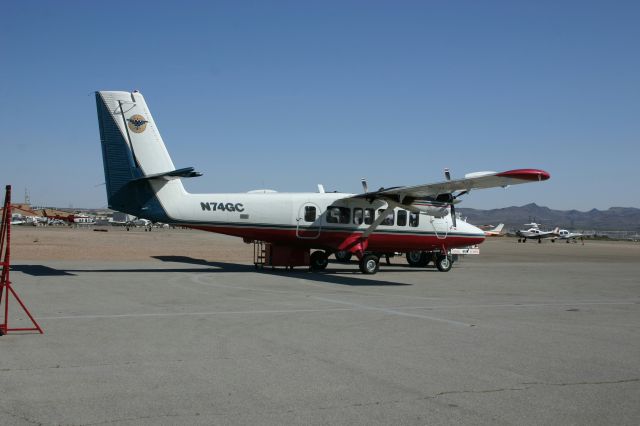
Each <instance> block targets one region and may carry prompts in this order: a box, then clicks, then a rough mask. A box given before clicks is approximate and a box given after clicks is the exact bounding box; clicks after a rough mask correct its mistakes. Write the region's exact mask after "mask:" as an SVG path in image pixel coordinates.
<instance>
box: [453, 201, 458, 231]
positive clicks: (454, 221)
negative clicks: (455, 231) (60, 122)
mask: <svg viewBox="0 0 640 426" xmlns="http://www.w3.org/2000/svg"><path fill="white" fill-rule="evenodd" d="M451 222H452V223H453V227H454V228H457V227H458V223H457V218H456V205H455V204H453V203H451Z"/></svg>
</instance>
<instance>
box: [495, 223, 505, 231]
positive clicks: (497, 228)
mask: <svg viewBox="0 0 640 426" xmlns="http://www.w3.org/2000/svg"><path fill="white" fill-rule="evenodd" d="M502 228H504V223H501V224H499V225H498V226H496V227H495V228H494V229H493V232H498V233H500V232H502Z"/></svg>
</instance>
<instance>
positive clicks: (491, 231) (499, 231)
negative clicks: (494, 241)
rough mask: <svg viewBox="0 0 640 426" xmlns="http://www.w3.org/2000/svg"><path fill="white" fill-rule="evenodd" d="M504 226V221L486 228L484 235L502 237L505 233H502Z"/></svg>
mask: <svg viewBox="0 0 640 426" xmlns="http://www.w3.org/2000/svg"><path fill="white" fill-rule="evenodd" d="M502 228H504V223H501V224H499V225H498V226H496V227H495V228H493V229H485V230H484V235H485V236H487V237H501V236H503V235H504V234H503V233H502Z"/></svg>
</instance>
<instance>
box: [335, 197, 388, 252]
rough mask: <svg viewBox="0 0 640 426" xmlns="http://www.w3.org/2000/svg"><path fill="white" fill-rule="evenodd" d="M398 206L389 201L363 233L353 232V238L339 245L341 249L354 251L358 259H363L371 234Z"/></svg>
mask: <svg viewBox="0 0 640 426" xmlns="http://www.w3.org/2000/svg"><path fill="white" fill-rule="evenodd" d="M395 207H396V203H393V202H387V208H385V209H384V211H383V212H382V213H380V215H379V216H378V218H377V219H376V220H374V221H373V223H372V224H371V225H369V227H368V228H367V229H365V231H364V232H363V233H362V234H352V235H353V236H352V238H347V239H346V240H345V241H344V242H343V243H342V244H341V245H340V247H339V250H346V251H348V252H349V253H353V254H355V255H356V256H358V259H362V256H364V252H365V251H366V250H367V247H368V246H369V235H371V233H372V232H373V231H375V230H376V228H377V227H378V226H379V225H380V224H381V223H382V221H384V219H385V218H386V217H387V215H388V214H389V213H390V212H391V211H393V209H394V208H395Z"/></svg>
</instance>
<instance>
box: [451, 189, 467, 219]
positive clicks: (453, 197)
mask: <svg viewBox="0 0 640 426" xmlns="http://www.w3.org/2000/svg"><path fill="white" fill-rule="evenodd" d="M468 193H469V190H468V189H467V190H464V191H462V192H459V193H457V194H456V195H453V194H448V195H449V200H448V203H449V205H450V206H451V222H452V223H453V227H454V228H457V226H458V219H457V217H456V200H457V199H458V197H460V196H462V195H464V194H468Z"/></svg>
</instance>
